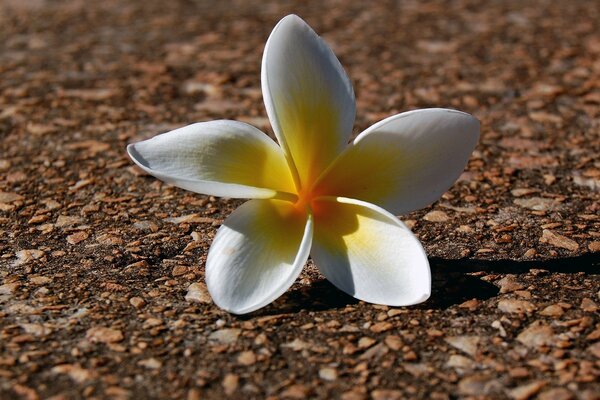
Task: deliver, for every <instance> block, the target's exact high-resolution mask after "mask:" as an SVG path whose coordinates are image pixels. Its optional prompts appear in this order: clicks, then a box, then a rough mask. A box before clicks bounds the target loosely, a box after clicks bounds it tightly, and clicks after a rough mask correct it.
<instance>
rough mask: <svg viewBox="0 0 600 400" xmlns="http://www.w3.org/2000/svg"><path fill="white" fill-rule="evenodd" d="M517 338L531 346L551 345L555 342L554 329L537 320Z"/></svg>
mask: <svg viewBox="0 0 600 400" xmlns="http://www.w3.org/2000/svg"><path fill="white" fill-rule="evenodd" d="M517 340H518V341H519V342H521V343H523V344H524V345H525V346H527V347H531V348H537V347H541V346H550V345H551V344H552V343H553V342H554V331H553V330H552V327H550V326H549V325H546V324H544V323H543V322H540V321H535V322H533V323H532V324H531V325H529V326H528V327H527V328H525V329H524V330H523V331H521V333H519V335H518V336H517Z"/></svg>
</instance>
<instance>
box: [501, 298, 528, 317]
mask: <svg viewBox="0 0 600 400" xmlns="http://www.w3.org/2000/svg"><path fill="white" fill-rule="evenodd" d="M498 309H499V310H500V311H502V312H506V313H514V314H523V313H531V312H533V311H535V309H536V307H535V306H534V305H533V304H532V303H531V302H529V301H526V300H514V299H507V300H500V301H499V302H498Z"/></svg>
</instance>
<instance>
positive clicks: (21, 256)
mask: <svg viewBox="0 0 600 400" xmlns="http://www.w3.org/2000/svg"><path fill="white" fill-rule="evenodd" d="M43 256H44V252H43V251H42V250H36V249H27V250H19V251H17V252H16V253H15V257H17V261H16V262H15V263H14V264H13V265H14V266H15V267H17V266H19V265H23V264H27V263H28V262H30V261H33V260H38V259H40V258H42V257H43Z"/></svg>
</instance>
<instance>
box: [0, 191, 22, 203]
mask: <svg viewBox="0 0 600 400" xmlns="http://www.w3.org/2000/svg"><path fill="white" fill-rule="evenodd" d="M20 200H23V196H21V195H19V194H17V193H11V192H0V203H13V202H15V201H20Z"/></svg>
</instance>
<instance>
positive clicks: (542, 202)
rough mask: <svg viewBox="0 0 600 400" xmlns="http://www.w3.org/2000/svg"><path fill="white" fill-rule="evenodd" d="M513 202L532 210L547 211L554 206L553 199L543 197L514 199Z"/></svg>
mask: <svg viewBox="0 0 600 400" xmlns="http://www.w3.org/2000/svg"><path fill="white" fill-rule="evenodd" d="M513 201H514V203H515V204H516V205H518V206H520V207H523V208H527V209H528V210H533V211H548V210H550V209H553V208H554V207H555V204H556V203H555V201H554V200H552V199H546V198H543V197H531V198H528V199H515V200H513Z"/></svg>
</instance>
